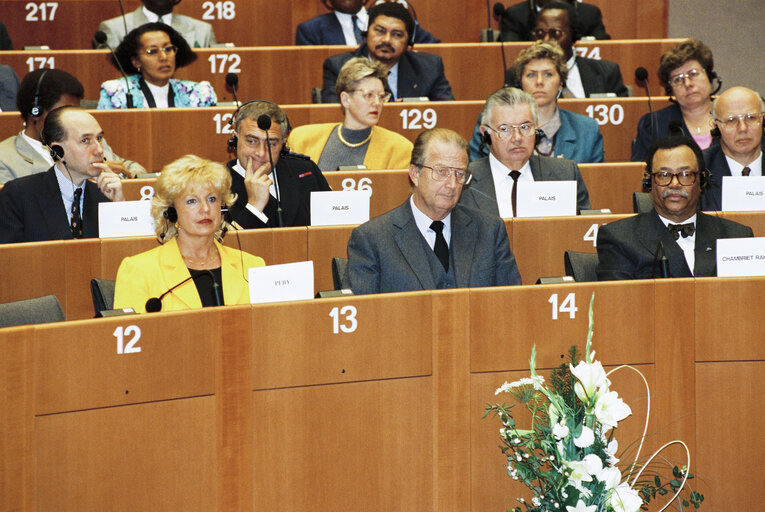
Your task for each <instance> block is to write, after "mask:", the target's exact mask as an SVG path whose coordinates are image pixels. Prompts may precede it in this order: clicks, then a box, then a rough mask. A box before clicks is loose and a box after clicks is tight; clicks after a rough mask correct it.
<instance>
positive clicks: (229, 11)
mask: <svg viewBox="0 0 765 512" xmlns="http://www.w3.org/2000/svg"><path fill="white" fill-rule="evenodd" d="M202 9H204V10H205V12H204V14H202V19H203V20H233V19H234V18H236V4H235V3H234V2H231V1H226V2H204V3H202Z"/></svg>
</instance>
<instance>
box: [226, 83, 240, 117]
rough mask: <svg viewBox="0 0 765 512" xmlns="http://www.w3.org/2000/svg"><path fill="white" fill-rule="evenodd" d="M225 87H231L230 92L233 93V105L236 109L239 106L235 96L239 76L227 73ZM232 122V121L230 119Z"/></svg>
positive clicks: (237, 98)
mask: <svg viewBox="0 0 765 512" xmlns="http://www.w3.org/2000/svg"><path fill="white" fill-rule="evenodd" d="M226 85H228V86H229V87H231V92H233V93H234V103H235V104H236V108H237V109H238V108H239V106H240V103H239V97H238V96H237V95H236V87H237V86H238V85H239V75H237V74H236V73H228V74H227V75H226ZM232 120H233V119H232Z"/></svg>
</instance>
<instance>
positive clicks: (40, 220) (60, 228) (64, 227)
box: [0, 167, 109, 244]
mask: <svg viewBox="0 0 765 512" xmlns="http://www.w3.org/2000/svg"><path fill="white" fill-rule="evenodd" d="M108 201H109V198H107V197H106V196H105V195H103V194H102V193H101V191H100V190H98V187H97V186H96V184H95V183H93V182H91V181H86V182H85V198H84V199H83V208H82V228H83V238H98V203H103V202H108ZM71 238H72V229H71V227H70V225H69V215H68V213H67V212H66V211H65V209H64V202H63V200H62V199H61V190H60V189H59V188H58V181H57V180H56V174H55V171H54V170H53V167H51V168H50V169H48V170H47V171H46V172H41V173H38V174H32V175H30V176H24V177H22V178H17V179H15V180H11V181H9V182H8V183H6V184H5V186H3V188H2V190H0V243H4V244H5V243H12V242H39V241H43V240H65V239H71Z"/></svg>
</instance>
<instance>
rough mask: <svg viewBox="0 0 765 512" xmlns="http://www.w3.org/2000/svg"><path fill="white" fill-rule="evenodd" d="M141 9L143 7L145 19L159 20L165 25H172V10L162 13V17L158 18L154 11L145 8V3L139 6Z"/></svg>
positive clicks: (154, 21) (152, 21)
mask: <svg viewBox="0 0 765 512" xmlns="http://www.w3.org/2000/svg"><path fill="white" fill-rule="evenodd" d="M141 9H143V15H144V16H146V19H147V20H149V21H150V22H151V23H156V22H158V21H161V22H162V23H164V24H165V25H170V26H172V25H173V13H172V12H169V13H167V14H165V15H163V16H162V19H161V20H160V17H159V16H158V15H157V14H156V13H153V12H151V11H150V10H149V9H147V8H146V6H145V5H144V6H143V7H141Z"/></svg>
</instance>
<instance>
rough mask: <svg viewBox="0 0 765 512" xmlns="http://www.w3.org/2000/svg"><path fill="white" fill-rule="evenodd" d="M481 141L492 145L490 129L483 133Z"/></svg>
mask: <svg viewBox="0 0 765 512" xmlns="http://www.w3.org/2000/svg"><path fill="white" fill-rule="evenodd" d="M481 142H482V143H483V144H486V145H487V146H491V134H489V130H486V131H485V132H483V133H482V134H481Z"/></svg>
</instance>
